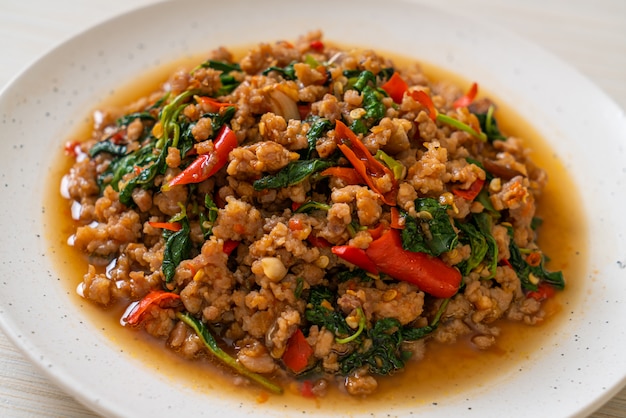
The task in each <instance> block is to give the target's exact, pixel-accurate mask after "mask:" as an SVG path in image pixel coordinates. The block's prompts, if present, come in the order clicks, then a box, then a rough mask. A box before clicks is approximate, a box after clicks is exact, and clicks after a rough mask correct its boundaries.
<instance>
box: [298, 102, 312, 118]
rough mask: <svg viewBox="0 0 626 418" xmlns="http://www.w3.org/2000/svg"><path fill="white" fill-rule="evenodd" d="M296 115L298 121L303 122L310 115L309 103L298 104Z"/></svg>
mask: <svg viewBox="0 0 626 418" xmlns="http://www.w3.org/2000/svg"><path fill="white" fill-rule="evenodd" d="M298 113H299V114H300V120H305V119H306V118H307V116H309V113H311V103H305V104H298Z"/></svg>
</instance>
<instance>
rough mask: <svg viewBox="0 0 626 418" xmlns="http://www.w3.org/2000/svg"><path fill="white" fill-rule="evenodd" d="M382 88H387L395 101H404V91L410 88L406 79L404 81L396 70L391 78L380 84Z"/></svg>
mask: <svg viewBox="0 0 626 418" xmlns="http://www.w3.org/2000/svg"><path fill="white" fill-rule="evenodd" d="M380 88H381V89H383V90H385V91H386V92H387V94H388V95H389V97H391V98H392V99H393V101H394V102H396V103H402V98H403V97H404V93H406V91H407V90H408V89H409V85H408V84H407V83H406V81H404V79H403V78H402V77H401V76H400V74H398V73H397V72H394V73H393V75H392V76H391V77H390V78H389V80H387V82H386V83H385V84H383V85H382V86H380Z"/></svg>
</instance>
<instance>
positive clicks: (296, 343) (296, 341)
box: [282, 328, 313, 373]
mask: <svg viewBox="0 0 626 418" xmlns="http://www.w3.org/2000/svg"><path fill="white" fill-rule="evenodd" d="M312 355H313V349H312V348H311V346H310V345H309V343H308V342H307V340H306V338H304V334H303V333H302V331H301V330H300V328H298V329H296V332H294V333H293V335H292V336H291V337H290V338H289V341H287V348H286V349H285V352H284V353H283V357H282V359H283V363H285V366H287V367H289V368H290V369H291V370H292V371H293V372H294V373H300V372H301V371H303V370H304V369H306V367H307V366H308V365H309V360H310V359H311V356H312Z"/></svg>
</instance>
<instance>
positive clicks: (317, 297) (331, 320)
mask: <svg viewBox="0 0 626 418" xmlns="http://www.w3.org/2000/svg"><path fill="white" fill-rule="evenodd" d="M335 298H336V294H334V293H333V292H332V291H331V290H330V289H329V288H327V287H326V286H315V287H312V288H311V290H310V293H309V301H308V304H307V308H306V310H305V311H304V317H305V318H306V319H307V321H309V322H311V323H312V324H315V325H318V326H320V327H326V329H327V330H329V331H330V332H332V333H333V334H335V336H341V337H343V336H348V335H349V334H350V327H349V326H348V324H347V323H346V320H345V318H344V317H343V316H342V315H341V314H340V313H339V312H338V311H337V310H336V309H335V308H334V303H333V302H334V300H335ZM328 307H331V308H332V309H329V308H328Z"/></svg>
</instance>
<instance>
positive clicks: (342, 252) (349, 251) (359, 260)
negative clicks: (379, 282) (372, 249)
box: [331, 245, 378, 274]
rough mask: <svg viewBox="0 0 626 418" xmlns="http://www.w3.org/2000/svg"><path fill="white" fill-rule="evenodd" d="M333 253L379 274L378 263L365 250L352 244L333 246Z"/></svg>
mask: <svg viewBox="0 0 626 418" xmlns="http://www.w3.org/2000/svg"><path fill="white" fill-rule="evenodd" d="M331 251H332V252H333V254H335V255H337V256H339V257H341V258H343V259H344V260H346V261H347V262H349V263H352V264H354V265H355V266H357V267H359V268H362V269H363V270H365V271H367V272H368V273H372V274H378V268H377V267H376V264H375V263H374V262H373V261H372V260H371V259H370V258H369V257H368V255H367V253H366V252H365V250H363V249H361V248H358V247H353V246H352V245H336V246H334V247H333V248H331Z"/></svg>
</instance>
